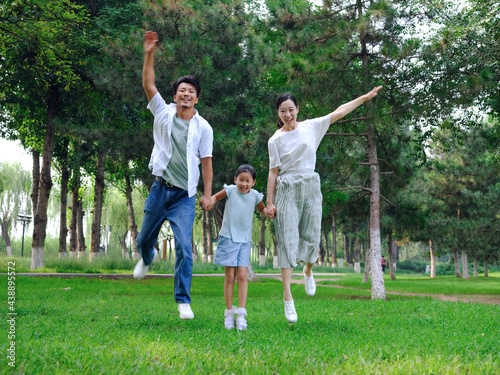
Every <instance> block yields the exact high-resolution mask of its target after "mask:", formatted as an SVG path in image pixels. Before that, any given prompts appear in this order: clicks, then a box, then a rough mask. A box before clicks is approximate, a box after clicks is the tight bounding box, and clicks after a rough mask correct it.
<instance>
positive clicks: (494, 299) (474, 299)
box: [0, 272, 500, 305]
mask: <svg viewBox="0 0 500 375" xmlns="http://www.w3.org/2000/svg"><path fill="white" fill-rule="evenodd" d="M0 275H2V276H7V274H6V273H0ZM255 275H256V276H257V277H260V278H270V279H276V280H280V281H281V274H280V273H256V274H255ZM314 275H315V276H340V275H342V274H341V273H315V274H314ZM16 276H30V277H61V278H70V277H86V278H102V279H115V280H116V279H132V278H133V277H132V273H129V274H128V273H55V272H53V273H30V272H26V273H16ZM292 276H293V277H298V279H292V283H293V284H304V280H303V278H302V273H294V274H293V275H292ZM173 277H174V274H173V273H165V274H156V273H150V274H147V275H146V276H145V279H169V278H173ZM193 277H224V274H223V273H194V274H193ZM330 281H335V280H330ZM317 286H318V287H325V288H339V289H352V290H364V291H367V289H362V288H354V287H347V286H343V285H322V284H317ZM385 293H386V294H392V295H400V296H411V297H432V298H437V299H439V300H441V301H447V302H464V303H482V304H485V305H500V296H498V295H486V294H465V295H445V294H430V293H411V292H392V291H387V290H386V292H385Z"/></svg>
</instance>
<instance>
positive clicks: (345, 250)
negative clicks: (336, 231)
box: [344, 234, 349, 264]
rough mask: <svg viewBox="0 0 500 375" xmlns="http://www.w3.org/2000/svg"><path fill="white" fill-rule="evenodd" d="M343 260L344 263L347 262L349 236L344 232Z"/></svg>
mask: <svg viewBox="0 0 500 375" xmlns="http://www.w3.org/2000/svg"><path fill="white" fill-rule="evenodd" d="M344 260H345V262H346V264H349V237H347V234H344Z"/></svg>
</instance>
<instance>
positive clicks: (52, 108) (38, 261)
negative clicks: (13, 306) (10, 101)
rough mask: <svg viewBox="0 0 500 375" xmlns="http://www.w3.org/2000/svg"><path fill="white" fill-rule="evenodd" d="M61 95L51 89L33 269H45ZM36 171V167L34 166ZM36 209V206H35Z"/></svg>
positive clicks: (36, 212) (39, 187)
mask: <svg viewBox="0 0 500 375" xmlns="http://www.w3.org/2000/svg"><path fill="white" fill-rule="evenodd" d="M58 105H59V95H58V92H57V88H56V87H51V90H50V93H49V95H48V98H47V125H46V128H45V139H44V143H43V156H42V171H41V173H40V182H39V186H38V197H37V201H36V210H35V211H34V219H33V243H32V249H31V269H32V270H35V269H37V268H43V260H44V246H45V236H46V235H47V231H46V230H47V207H48V205H49V196H50V190H51V189H52V177H51V175H50V170H51V168H52V154H53V152H54V135H55V122H54V119H55V117H56V111H57V107H58ZM33 169H34V166H33ZM33 207H35V206H33Z"/></svg>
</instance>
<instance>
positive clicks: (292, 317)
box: [285, 301, 297, 323]
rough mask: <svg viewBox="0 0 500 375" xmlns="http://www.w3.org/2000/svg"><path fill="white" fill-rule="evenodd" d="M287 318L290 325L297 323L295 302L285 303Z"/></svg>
mask: <svg viewBox="0 0 500 375" xmlns="http://www.w3.org/2000/svg"><path fill="white" fill-rule="evenodd" d="M285 318H286V320H288V322H289V323H295V322H296V321H297V312H296V311H295V304H294V303H293V301H285Z"/></svg>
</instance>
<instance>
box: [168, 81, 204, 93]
mask: <svg viewBox="0 0 500 375" xmlns="http://www.w3.org/2000/svg"><path fill="white" fill-rule="evenodd" d="M181 83H189V84H190V85H193V86H194V88H195V89H196V97H199V96H200V92H201V86H200V83H199V82H198V80H197V79H196V77H195V76H182V77H181V78H179V79H178V80H177V81H175V83H174V84H173V86H172V88H173V89H174V95H177V89H178V88H179V85H180V84H181Z"/></svg>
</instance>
